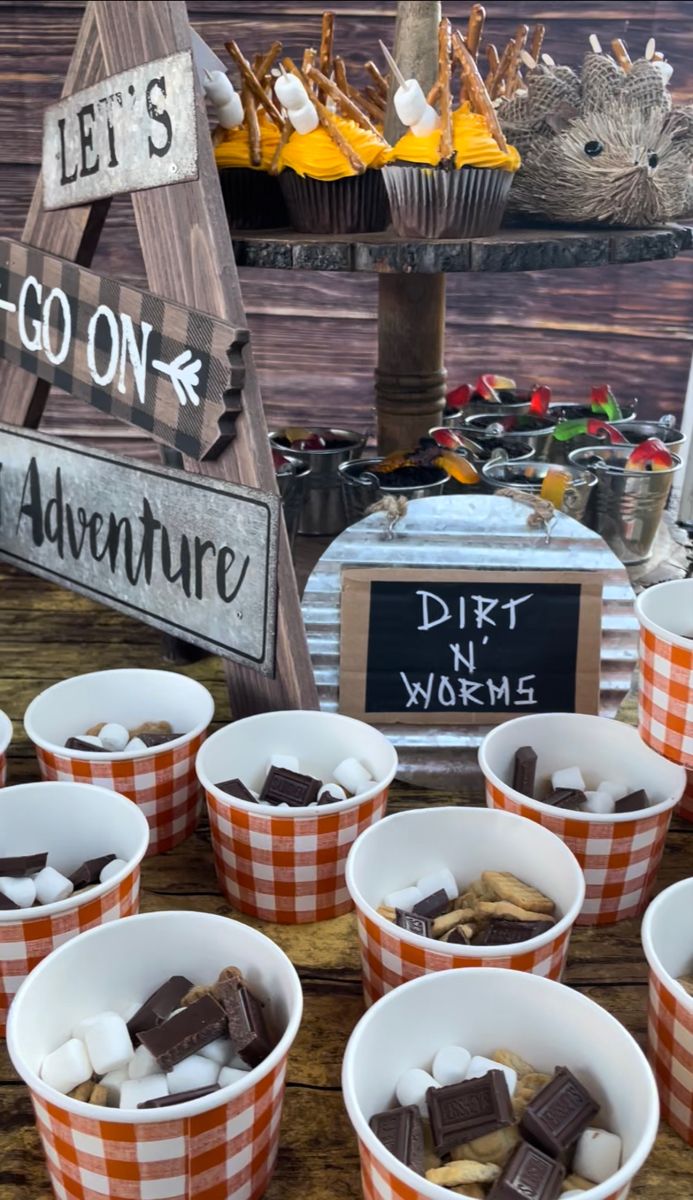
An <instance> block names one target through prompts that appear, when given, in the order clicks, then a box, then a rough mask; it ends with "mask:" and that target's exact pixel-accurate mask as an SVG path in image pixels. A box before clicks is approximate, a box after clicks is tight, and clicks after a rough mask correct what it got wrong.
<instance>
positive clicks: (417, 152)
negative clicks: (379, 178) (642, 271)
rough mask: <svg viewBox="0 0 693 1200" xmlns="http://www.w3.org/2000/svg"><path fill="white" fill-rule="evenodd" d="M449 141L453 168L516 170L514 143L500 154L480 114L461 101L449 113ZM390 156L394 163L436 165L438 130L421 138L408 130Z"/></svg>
mask: <svg viewBox="0 0 693 1200" xmlns="http://www.w3.org/2000/svg"><path fill="white" fill-rule="evenodd" d="M452 141H453V146H454V148H455V166H456V167H498V168H500V170H502V171H517V169H518V167H519V166H520V155H519V154H518V152H517V150H516V149H515V147H514V146H508V150H507V153H504V152H503V151H502V150H501V149H500V147H499V145H498V143H497V141H496V140H495V138H494V137H493V135H492V134H491V131H490V130H489V127H488V122H487V120H486V118H485V117H484V116H482V115H481V113H475V112H472V111H471V108H470V107H469V104H463V105H462V106H461V108H458V109H456V111H455V112H454V113H453V114H452ZM392 158H393V161H395V162H410V163H420V164H421V165H422V166H429V167H437V165H438V163H439V162H440V130H439V129H434V131H433V133H427V134H426V135H425V137H417V136H416V134H415V133H412V131H411V129H408V130H407V132H406V133H405V134H404V136H403V137H401V138H400V139H399V141H398V142H396V144H395V146H394V148H393V151H392Z"/></svg>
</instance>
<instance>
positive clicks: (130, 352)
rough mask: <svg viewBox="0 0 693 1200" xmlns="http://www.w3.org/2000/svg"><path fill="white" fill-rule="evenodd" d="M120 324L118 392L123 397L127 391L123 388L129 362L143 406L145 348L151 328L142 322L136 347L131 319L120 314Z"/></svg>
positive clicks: (145, 372) (126, 315)
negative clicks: (138, 342) (140, 333)
mask: <svg viewBox="0 0 693 1200" xmlns="http://www.w3.org/2000/svg"><path fill="white" fill-rule="evenodd" d="M120 324H121V326H122V330H123V337H122V340H121V345H120V372H119V375H118V391H119V392H120V393H121V395H124V394H125V392H126V391H127V388H126V386H125V368H126V366H127V364H128V361H129V362H130V364H131V366H132V374H133V378H134V380H135V387H136V388H137V395H138V398H139V401H140V404H144V401H145V394H146V389H147V347H148V343H149V335H150V333H151V332H152V329H153V326H152V325H150V324H149V323H148V322H147V321H143V322H142V324H141V325H140V329H141V331H142V343H141V345H140V346H138V345H137V337H136V335H135V327H134V325H133V323H132V317H130V316H128V314H127V313H121V314H120Z"/></svg>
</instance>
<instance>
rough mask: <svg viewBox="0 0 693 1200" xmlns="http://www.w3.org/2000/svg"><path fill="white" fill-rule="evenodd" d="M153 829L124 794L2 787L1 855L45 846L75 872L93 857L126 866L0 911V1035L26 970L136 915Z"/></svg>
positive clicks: (70, 787) (57, 786)
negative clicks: (62, 895)
mask: <svg viewBox="0 0 693 1200" xmlns="http://www.w3.org/2000/svg"><path fill="white" fill-rule="evenodd" d="M148 841H149V827H148V825H147V822H146V821H145V819H144V817H143V816H142V814H141V812H140V811H139V809H137V808H135V806H134V805H132V804H131V803H130V801H129V800H127V799H126V798H125V796H119V795H118V794H117V792H111V791H107V790H106V789H105V788H96V787H91V786H90V785H89V784H86V783H23V784H18V785H17V786H16V787H8V788H4V789H3V791H2V792H0V854H3V855H5V854H8V855H10V854H36V853H38V852H40V851H43V850H47V851H48V862H49V865H50V866H52V867H55V868H56V869H57V870H58V871H62V873H63V874H65V875H70V874H71V873H72V872H73V871H75V870H76V869H77V867H79V866H80V865H81V864H82V863H83V862H85V861H86V860H87V859H89V858H99V857H101V855H102V854H115V855H116V857H117V858H122V859H124V860H125V862H126V863H127V866H125V867H123V869H122V870H121V871H119V872H118V874H116V875H114V876H113V878H112V879H109V880H108V881H107V882H106V883H99V884H96V885H95V886H94V887H90V888H84V889H80V891H77V892H73V894H72V895H71V896H68V897H67V899H66V900H56V901H55V903H54V904H43V905H41V906H40V907H39V906H37V907H33V908H18V909H9V910H7V909H3V910H2V911H0V1035H4V1033H5V1024H6V1019H7V1010H8V1008H9V1006H10V1003H11V1001H12V999H13V997H14V995H15V993H16V992H17V990H18V989H19V987H20V986H21V984H22V983H23V981H24V979H25V978H26V976H27V975H28V974H29V971H31V970H33V968H34V967H35V966H37V964H38V963H40V962H41V960H42V959H43V958H45V957H46V955H47V954H50V952H51V950H54V949H55V948H56V946H61V945H62V944H63V942H66V941H68V940H69V939H70V938H73V937H75V936H76V935H77V934H78V933H82V932H83V930H85V929H92V928H93V927H94V926H95V925H102V924H104V923H105V922H107V921H116V920H118V918H119V917H129V916H131V915H132V913H136V912H137V910H138V908H139V901H140V863H141V861H142V859H143V858H144V854H145V851H146V849H147V843H148Z"/></svg>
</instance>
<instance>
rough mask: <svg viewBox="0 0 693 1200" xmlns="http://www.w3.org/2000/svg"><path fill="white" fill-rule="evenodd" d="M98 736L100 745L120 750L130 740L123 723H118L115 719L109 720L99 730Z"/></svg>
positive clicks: (108, 748)
mask: <svg viewBox="0 0 693 1200" xmlns="http://www.w3.org/2000/svg"><path fill="white" fill-rule="evenodd" d="M99 738H100V739H101V745H102V746H105V748H106V749H107V750H115V751H118V752H120V751H121V750H124V749H125V747H126V746H127V744H128V742H129V741H130V734H129V733H128V731H127V729H126V728H125V726H124V725H118V724H117V723H116V722H115V721H109V723H108V724H107V725H104V726H103V727H102V728H101V729H100V730H99Z"/></svg>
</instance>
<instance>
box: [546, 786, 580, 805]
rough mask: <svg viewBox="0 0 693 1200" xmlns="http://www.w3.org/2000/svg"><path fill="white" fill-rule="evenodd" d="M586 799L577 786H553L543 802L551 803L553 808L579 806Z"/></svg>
mask: <svg viewBox="0 0 693 1200" xmlns="http://www.w3.org/2000/svg"><path fill="white" fill-rule="evenodd" d="M586 800H587V796H586V795H585V793H584V792H581V791H580V789H579V788H555V789H554V790H553V791H552V792H551V794H550V795H549V796H547V797H546V799H545V801H544V804H552V805H553V807H554V808H580V806H581V805H582V804H584V803H585V801H586Z"/></svg>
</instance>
